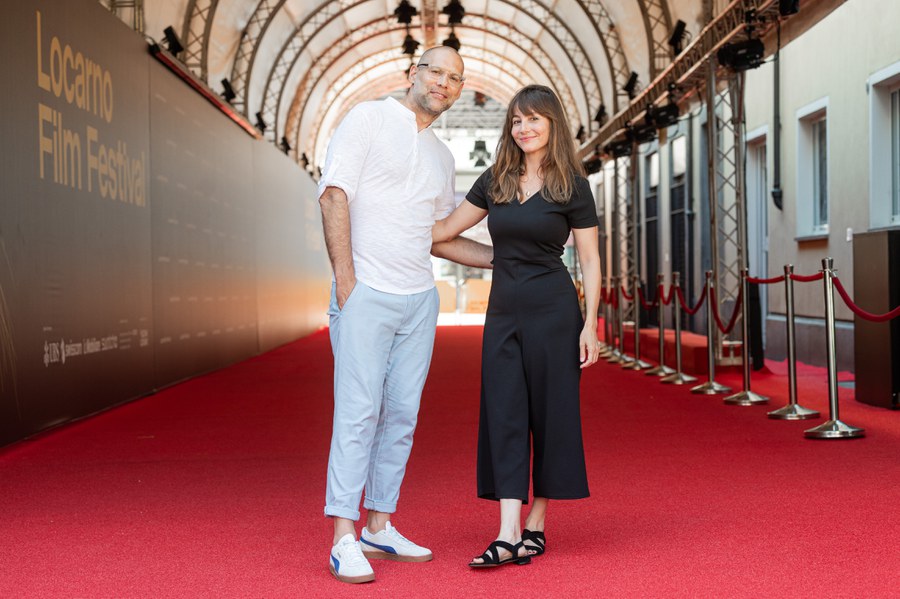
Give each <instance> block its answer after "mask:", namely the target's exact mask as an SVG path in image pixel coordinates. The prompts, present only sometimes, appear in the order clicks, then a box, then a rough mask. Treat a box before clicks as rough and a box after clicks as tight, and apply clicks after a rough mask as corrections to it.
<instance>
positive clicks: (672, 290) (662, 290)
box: [658, 285, 675, 306]
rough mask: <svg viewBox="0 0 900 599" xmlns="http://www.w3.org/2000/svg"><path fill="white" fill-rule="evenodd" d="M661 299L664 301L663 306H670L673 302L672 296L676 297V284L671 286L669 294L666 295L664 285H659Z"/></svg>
mask: <svg viewBox="0 0 900 599" xmlns="http://www.w3.org/2000/svg"><path fill="white" fill-rule="evenodd" d="M658 294H659V301H661V302H662V303H663V306H668V305H669V304H671V303H672V298H673V297H675V286H674V285H670V286H669V295H666V290H665V288H664V287H663V286H662V285H659V292H658Z"/></svg>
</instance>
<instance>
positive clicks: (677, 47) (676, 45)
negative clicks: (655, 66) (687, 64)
mask: <svg viewBox="0 0 900 599" xmlns="http://www.w3.org/2000/svg"><path fill="white" fill-rule="evenodd" d="M686 31H687V23H685V22H684V21H682V20H681V19H678V20H677V21H676V22H675V28H674V29H672V35H671V36H669V46H671V48H672V54H673V55H674V56H678V55H679V54H681V50H682V45H683V44H684V34H685V33H686Z"/></svg>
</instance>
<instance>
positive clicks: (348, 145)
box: [318, 105, 377, 202]
mask: <svg viewBox="0 0 900 599" xmlns="http://www.w3.org/2000/svg"><path fill="white" fill-rule="evenodd" d="M375 118H377V113H375V112H373V111H371V110H367V109H366V108H365V107H364V106H363V105H357V106H355V107H353V108H352V109H351V110H350V112H348V113H347V115H346V116H345V117H344V119H343V120H342V121H341V123H340V124H339V125H338V127H337V129H335V131H334V135H333V136H332V138H331V141H330V142H329V143H328V151H327V152H326V154H325V166H324V167H323V168H322V176H321V178H320V179H319V189H318V195H319V197H322V194H323V193H324V192H325V189H326V188H327V187H337V188H340V189H342V190H343V191H344V193H345V194H346V195H347V201H348V202H352V201H353V199H354V198H355V197H356V191H357V188H358V186H359V180H360V177H361V176H362V169H363V166H364V164H365V160H366V155H367V154H368V152H369V143H370V141H371V139H372V132H373V130H374V128H375V126H376V124H375V123H374V122H373V121H374V119H375Z"/></svg>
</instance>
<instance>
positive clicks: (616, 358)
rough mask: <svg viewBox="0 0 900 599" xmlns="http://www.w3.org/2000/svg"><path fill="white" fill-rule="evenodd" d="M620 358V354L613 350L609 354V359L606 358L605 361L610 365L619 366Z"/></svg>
mask: <svg viewBox="0 0 900 599" xmlns="http://www.w3.org/2000/svg"><path fill="white" fill-rule="evenodd" d="M622 357H623V356H622V352H620V351H619V350H617V349H614V350H612V351H611V352H609V357H608V358H606V361H607V362H609V363H610V364H621V363H622Z"/></svg>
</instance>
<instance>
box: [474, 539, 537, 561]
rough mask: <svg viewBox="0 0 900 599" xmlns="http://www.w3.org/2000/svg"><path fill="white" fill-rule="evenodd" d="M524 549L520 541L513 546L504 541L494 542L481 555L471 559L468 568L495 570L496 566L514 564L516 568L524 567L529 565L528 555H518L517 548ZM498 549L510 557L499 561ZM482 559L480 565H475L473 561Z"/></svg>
mask: <svg viewBox="0 0 900 599" xmlns="http://www.w3.org/2000/svg"><path fill="white" fill-rule="evenodd" d="M520 547H524V545H523V544H522V541H519V542H518V543H516V544H515V545H512V544H510V543H507V542H506V541H494V542H493V543H491V544H490V545H488V548H487V549H485V550H484V553H482V554H481V555H479V556H477V557H474V558H472V559H473V561H471V562H469V566H470V567H472V568H496V567H497V566H505V565H506V564H516V565H517V566H524V565H525V564H530V563H531V556H530V555H522V556H520V555H519V548H520ZM500 549H506V550H507V551H509V552H510V553H511V554H512V555H511V556H509V557H508V558H506V559H502V560H501V559H500ZM479 558H480V559H482V560H484V561H482V562H481V563H476V562H475V561H474V560H476V559H479Z"/></svg>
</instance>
